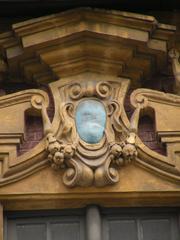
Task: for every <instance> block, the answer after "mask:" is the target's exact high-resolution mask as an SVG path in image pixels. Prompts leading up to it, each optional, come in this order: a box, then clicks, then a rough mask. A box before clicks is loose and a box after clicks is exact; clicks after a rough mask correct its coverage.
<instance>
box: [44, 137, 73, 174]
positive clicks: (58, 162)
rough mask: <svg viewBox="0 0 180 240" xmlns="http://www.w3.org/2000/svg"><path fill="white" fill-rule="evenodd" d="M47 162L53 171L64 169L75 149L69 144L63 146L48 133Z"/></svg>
mask: <svg viewBox="0 0 180 240" xmlns="http://www.w3.org/2000/svg"><path fill="white" fill-rule="evenodd" d="M47 150H48V152H49V155H48V160H49V162H50V164H51V167H52V168H53V169H55V170H58V169H60V168H65V166H66V161H67V160H69V159H71V158H72V157H73V156H74V153H75V147H74V146H73V145H70V144H63V143H62V142H59V141H57V139H56V138H55V137H54V136H53V135H52V134H51V133H49V134H48V135H47Z"/></svg>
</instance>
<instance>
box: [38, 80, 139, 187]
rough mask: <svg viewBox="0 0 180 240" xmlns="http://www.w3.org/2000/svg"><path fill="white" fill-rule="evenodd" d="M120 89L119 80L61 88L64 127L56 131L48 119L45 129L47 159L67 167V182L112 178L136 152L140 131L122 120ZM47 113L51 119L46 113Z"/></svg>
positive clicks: (84, 183)
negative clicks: (124, 125) (137, 134)
mask: <svg viewBox="0 0 180 240" xmlns="http://www.w3.org/2000/svg"><path fill="white" fill-rule="evenodd" d="M119 90H120V87H119V88H118V85H117V83H116V82H106V81H96V80H94V81H92V82H91V81H90V82H88V81H87V82H86V83H84V82H78V83H77V82H75V83H71V84H70V85H69V84H67V85H65V86H62V88H60V96H61V99H63V103H62V104H60V106H59V114H60V122H61V130H60V131H59V132H58V135H57V136H56V137H55V136H54V135H53V133H52V132H51V130H50V132H49V131H47V129H49V124H48V125H47V124H46V125H45V126H46V127H45V132H46V138H47V151H48V152H49V155H48V159H49V162H50V164H51V167H52V168H53V169H55V170H59V169H64V176H63V182H64V184H65V185H66V186H69V187H74V186H91V185H96V186H99V187H102V186H105V185H109V184H114V183H116V182H118V181H119V169H120V168H122V167H123V165H125V164H128V163H130V162H131V161H133V160H134V159H135V157H136V156H137V150H136V146H135V142H136V140H135V139H136V135H135V134H134V133H133V132H130V131H129V130H128V129H125V128H124V127H123V124H122V122H121V120H120V118H121V109H122V103H120V102H118V101H117V99H116V98H117V96H116V95H117V94H118V91H119ZM101 104H102V106H101ZM103 108H105V112H106V113H104V111H103ZM76 117H77V121H76ZM43 118H44V122H46V123H47V122H49V120H48V119H47V118H48V117H47V114H46V113H44V115H43ZM104 118H105V119H104ZM105 122H106V124H105ZM104 125H105V126H104ZM47 126H48V127H47ZM82 129H83V132H81V130H82ZM102 133H103V135H102ZM101 135H102V136H101Z"/></svg>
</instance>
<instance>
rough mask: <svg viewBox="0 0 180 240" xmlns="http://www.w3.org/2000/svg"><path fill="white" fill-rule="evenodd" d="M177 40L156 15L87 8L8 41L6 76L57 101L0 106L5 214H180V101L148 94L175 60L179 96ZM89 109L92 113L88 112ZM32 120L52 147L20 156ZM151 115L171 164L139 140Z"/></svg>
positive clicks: (31, 98) (21, 28)
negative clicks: (102, 210)
mask: <svg viewBox="0 0 180 240" xmlns="http://www.w3.org/2000/svg"><path fill="white" fill-rule="evenodd" d="M174 32H175V27H174V26H170V25H165V24H160V23H158V22H157V21H156V19H155V18H153V17H150V16H144V15H139V14H131V13H126V12H118V11H105V10H98V9H95V10H92V9H89V8H85V9H76V10H71V11H67V12H64V13H60V14H55V15H51V16H48V17H44V18H39V19H34V20H29V21H26V22H23V23H18V24H15V25H13V26H12V30H11V31H9V32H8V33H5V34H1V35H0V46H1V49H2V50H1V55H2V60H1V63H0V72H1V76H2V77H3V76H4V74H5V75H6V76H10V78H9V79H10V80H9V81H10V82H11V83H13V81H14V80H15V79H17V78H18V79H19V82H23V81H26V82H28V83H31V84H32V83H36V84H39V85H41V84H44V85H48V86H49V89H50V92H51V95H52V100H51V99H50V98H51V96H50V94H48V93H47V92H46V91H44V90H40V89H29V90H24V91H19V92H16V93H12V94H7V95H4V96H1V97H0V201H2V205H3V207H4V209H7V210H20V209H21V210H22V209H26V210H31V209H40V208H42V209H50V208H51V209H52V208H67V207H83V206H85V205H87V204H90V203H96V204H100V205H102V206H130V205H131V206H147V205H148V206H149V205H150V206H164V205H165V206H177V205H179V202H180V185H179V183H180V157H179V156H180V154H179V152H180V124H179V122H180V96H178V95H175V94H169V93H164V92H160V91H156V90H152V89H146V88H141V87H142V85H143V84H142V82H143V81H145V82H148V81H149V79H151V78H153V75H155V74H157V73H159V72H161V71H162V70H163V69H164V68H165V67H166V66H167V60H168V58H169V55H170V57H171V58H172V63H173V70H174V74H175V77H176V83H175V88H176V89H178V81H179V79H178V74H179V62H178V58H177V56H178V55H177V53H176V52H175V51H173V50H172V49H173V44H172V42H173V41H172V39H173V37H174ZM129 87H131V88H132V89H134V90H133V91H131V92H132V93H131V95H130V104H131V106H132V108H133V111H132V116H131V118H130V119H129V118H128V116H127V114H126V111H125V108H124V105H125V97H126V95H127V92H128V89H129ZM177 92H178V91H177ZM49 102H53V104H54V116H53V119H52V120H51V119H50V117H49V116H48V106H49V104H50V103H49ZM85 103H88V104H89V103H91V104H90V105H91V106H90V105H88V106H90V107H91V108H90V107H89V109H88V111H87V112H86V111H84V109H83V108H82V109H81V111H79V109H80V108H81V106H82V104H85ZM51 104H52V103H51ZM85 106H87V105H86V104H85ZM86 108H87V107H86ZM86 108H85V109H86ZM79 112H80V113H79ZM26 114H27V115H29V116H35V117H37V116H38V117H40V118H42V125H43V126H42V128H43V138H42V139H41V140H40V141H39V143H38V144H37V145H36V146H34V147H33V148H32V149H30V150H29V151H27V152H26V153H24V154H21V155H18V151H17V149H18V147H19V146H20V144H21V143H22V142H23V141H24V139H25V137H26V136H25V132H26V131H25V121H24V119H25V115H26ZM145 114H147V115H149V116H151V115H153V116H154V118H155V119H154V121H155V132H156V135H157V139H158V141H159V142H161V143H162V144H164V145H166V149H167V154H166V155H162V154H160V153H157V152H155V151H153V150H151V149H150V148H148V147H147V146H146V145H145V144H144V143H143V142H142V141H141V139H140V138H139V132H138V126H139V119H140V118H141V116H143V115H145ZM84 122H85V123H87V125H85V126H86V128H84V129H83V128H82V127H83V126H82V124H83V123H84ZM81 130H84V131H83V132H81ZM39 206H40V207H39ZM1 220H2V219H1V218H0V224H1Z"/></svg>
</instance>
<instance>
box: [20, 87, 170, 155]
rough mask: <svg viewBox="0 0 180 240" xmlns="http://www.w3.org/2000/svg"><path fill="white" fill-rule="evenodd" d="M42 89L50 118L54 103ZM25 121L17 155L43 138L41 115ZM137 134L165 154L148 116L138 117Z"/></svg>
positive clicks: (127, 107)
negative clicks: (47, 101)
mask: <svg viewBox="0 0 180 240" xmlns="http://www.w3.org/2000/svg"><path fill="white" fill-rule="evenodd" d="M43 90H46V91H47V92H48V94H49V98H50V106H49V108H48V115H49V117H50V119H51V120H52V119H53V115H54V103H53V99H52V95H51V93H50V91H49V90H48V89H47V88H46V89H45V88H44V89H43ZM131 92H132V90H130V91H129V92H128V94H127V97H126V100H125V110H126V113H127V115H128V117H129V118H130V117H131V115H132V113H133V109H132V107H131V105H130V100H129V96H130V94H131ZM25 123H26V132H25V141H24V142H23V143H22V144H21V145H20V148H19V149H18V155H21V154H23V153H25V152H27V151H29V150H30V149H31V148H33V147H34V146H35V145H36V144H37V143H38V142H39V141H40V140H41V139H42V138H43V123H42V119H41V117H37V116H36V117H35V116H26V117H25ZM138 135H139V137H140V138H141V140H142V141H143V142H144V144H145V145H146V146H148V147H149V148H150V149H152V150H154V151H156V152H158V153H160V154H163V155H166V149H165V146H162V145H161V144H160V143H158V141H157V139H156V134H155V130H154V122H153V120H152V119H151V118H150V117H148V116H143V117H142V118H141V119H140V122H139V132H138Z"/></svg>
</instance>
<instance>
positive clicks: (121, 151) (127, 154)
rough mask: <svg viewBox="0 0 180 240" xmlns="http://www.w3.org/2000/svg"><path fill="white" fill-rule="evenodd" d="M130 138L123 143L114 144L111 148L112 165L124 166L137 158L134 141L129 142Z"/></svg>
mask: <svg viewBox="0 0 180 240" xmlns="http://www.w3.org/2000/svg"><path fill="white" fill-rule="evenodd" d="M131 140H132V136H130V137H129V138H128V139H127V140H126V141H125V142H121V143H115V144H113V145H112V146H111V159H112V163H113V164H115V165H116V166H118V167H120V166H122V165H124V164H127V163H130V162H132V160H134V159H135V157H136V156H137V149H136V146H135V141H131Z"/></svg>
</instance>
